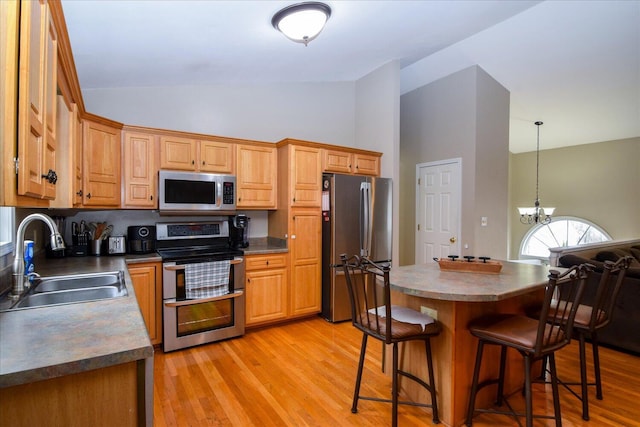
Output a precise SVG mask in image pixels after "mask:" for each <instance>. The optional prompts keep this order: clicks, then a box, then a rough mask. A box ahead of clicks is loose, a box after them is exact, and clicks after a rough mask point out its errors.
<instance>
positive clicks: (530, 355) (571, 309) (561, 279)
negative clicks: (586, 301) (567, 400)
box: [466, 265, 590, 427]
mask: <svg viewBox="0 0 640 427" xmlns="http://www.w3.org/2000/svg"><path fill="white" fill-rule="evenodd" d="M589 272H590V268H589V267H588V266H586V265H581V266H576V267H573V268H571V269H569V270H567V271H565V272H564V273H562V274H560V272H558V271H556V270H552V271H551V272H550V273H549V283H548V284H547V285H546V288H545V294H544V300H543V303H542V307H541V311H540V316H539V317H538V319H532V318H530V317H527V316H526V315H524V314H522V315H521V314H501V315H495V316H487V317H483V318H480V319H477V320H475V321H473V322H472V323H471V324H470V325H469V330H470V332H471V334H472V335H473V336H475V337H477V338H478V348H477V353H476V362H475V368H474V372H473V381H472V385H471V393H470V396H469V406H468V409H467V420H466V424H467V425H468V426H471V425H472V422H473V415H474V414H475V413H476V412H488V413H494V414H504V415H511V416H513V417H514V418H515V419H516V420H517V422H518V424H520V420H519V417H525V418H526V425H527V427H532V426H533V418H534V417H535V418H552V419H555V424H556V426H557V427H560V426H561V425H562V419H561V416H560V399H559V396H558V383H557V375H556V364H555V358H554V353H555V352H556V351H557V350H559V349H561V348H562V347H564V346H566V345H567V344H569V342H570V341H571V334H572V329H573V323H574V319H575V316H576V312H577V308H578V305H579V303H580V298H581V297H582V293H583V291H584V286H585V283H586V280H587V278H588V276H589ZM557 295H562V296H564V299H563V300H561V301H559V300H557V299H556V298H557ZM485 345H498V346H500V349H501V351H500V365H499V375H498V378H496V379H488V380H485V381H483V382H482V383H479V377H480V369H481V367H482V354H483V350H484V347H485ZM508 348H512V349H515V350H516V351H518V353H520V355H521V356H522V357H523V358H524V378H525V381H524V395H525V413H524V414H523V413H518V412H516V411H514V410H512V408H511V405H510V404H509V402H508V401H507V400H506V398H505V396H504V377H505V365H506V359H507V349H508ZM543 357H547V358H548V360H549V365H550V372H551V384H552V391H553V406H554V415H553V416H550V415H547V414H533V402H532V394H531V365H532V363H533V362H534V361H535V360H538V359H541V358H543ZM493 384H497V385H498V390H497V396H496V404H497V405H498V406H502V403H503V401H504V402H505V403H506V404H507V407H508V410H496V409H476V408H475V400H476V396H477V394H478V391H479V390H480V389H482V388H483V387H486V386H488V385H493Z"/></svg>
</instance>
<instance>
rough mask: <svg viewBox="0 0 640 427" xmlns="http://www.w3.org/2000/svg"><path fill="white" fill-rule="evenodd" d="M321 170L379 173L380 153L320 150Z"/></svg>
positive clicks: (367, 173)
mask: <svg viewBox="0 0 640 427" xmlns="http://www.w3.org/2000/svg"><path fill="white" fill-rule="evenodd" d="M322 151H323V153H322V170H323V171H325V172H336V173H344V174H354V175H371V176H379V175H380V156H381V155H380V154H379V153H371V154H370V153H368V152H367V153H363V152H359V151H355V152H352V151H346V150H337V149H323V150H322Z"/></svg>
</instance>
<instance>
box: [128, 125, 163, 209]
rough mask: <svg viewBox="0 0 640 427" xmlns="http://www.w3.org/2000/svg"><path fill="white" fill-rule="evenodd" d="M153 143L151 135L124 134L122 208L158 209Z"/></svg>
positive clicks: (154, 139) (153, 137)
mask: <svg viewBox="0 0 640 427" xmlns="http://www.w3.org/2000/svg"><path fill="white" fill-rule="evenodd" d="M155 141H156V138H155V136H153V135H149V134H144V133H133V132H125V133H124V140H123V156H124V159H123V160H124V207H127V208H148V209H154V208H157V207H158V200H157V199H158V198H157V197H155V194H156V179H157V178H156V176H157V169H156V167H155V162H154V157H155V152H156V150H155Z"/></svg>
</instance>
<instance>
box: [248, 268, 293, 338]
mask: <svg viewBox="0 0 640 427" xmlns="http://www.w3.org/2000/svg"><path fill="white" fill-rule="evenodd" d="M245 292H246V294H247V307H246V325H247V326H252V325H256V324H264V323H268V322H273V321H276V320H282V319H285V318H286V317H287V270H286V269H284V268H274V269H268V270H260V271H250V272H247V273H246V284H245Z"/></svg>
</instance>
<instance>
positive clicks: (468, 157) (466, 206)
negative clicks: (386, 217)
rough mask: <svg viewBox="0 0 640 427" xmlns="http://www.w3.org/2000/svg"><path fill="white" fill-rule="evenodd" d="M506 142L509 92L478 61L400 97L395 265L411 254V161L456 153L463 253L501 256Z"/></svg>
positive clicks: (503, 253)
mask: <svg viewBox="0 0 640 427" xmlns="http://www.w3.org/2000/svg"><path fill="white" fill-rule="evenodd" d="M508 144H509V92H508V91H507V90H506V89H505V88H504V87H502V86H501V85H500V84H498V83H497V82H496V81H495V80H494V79H493V78H491V77H490V76H489V75H488V74H487V73H485V72H484V71H483V70H482V69H481V68H480V67H478V66H473V67H469V68H467V69H465V70H462V71H459V72H457V73H454V74H452V75H450V76H448V77H445V78H442V79H440V80H438V81H436V82H433V83H430V84H428V85H425V86H423V87H421V88H418V89H415V90H413V91H411V92H408V93H406V94H404V95H402V96H401V98H400V189H401V190H400V242H401V244H400V258H399V261H400V265H406V264H413V263H414V258H415V235H414V226H415V182H416V177H415V169H416V165H417V164H419V163H425V162H432V161H438V160H445V159H451V158H458V157H459V158H462V205H461V209H460V212H461V223H462V229H461V233H462V234H461V236H459V238H460V241H461V243H462V244H463V245H464V244H465V243H466V244H468V245H469V248H468V249H466V250H464V251H463V253H464V254H470V255H478V254H479V253H482V254H488V255H489V256H491V257H494V258H505V257H506V255H507V217H506V212H505V211H506V210H507V207H508V161H509V159H508V152H509V151H508V149H509V145H508ZM482 216H486V217H488V219H489V221H488V224H489V225H488V226H487V227H480V218H481V217H482Z"/></svg>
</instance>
